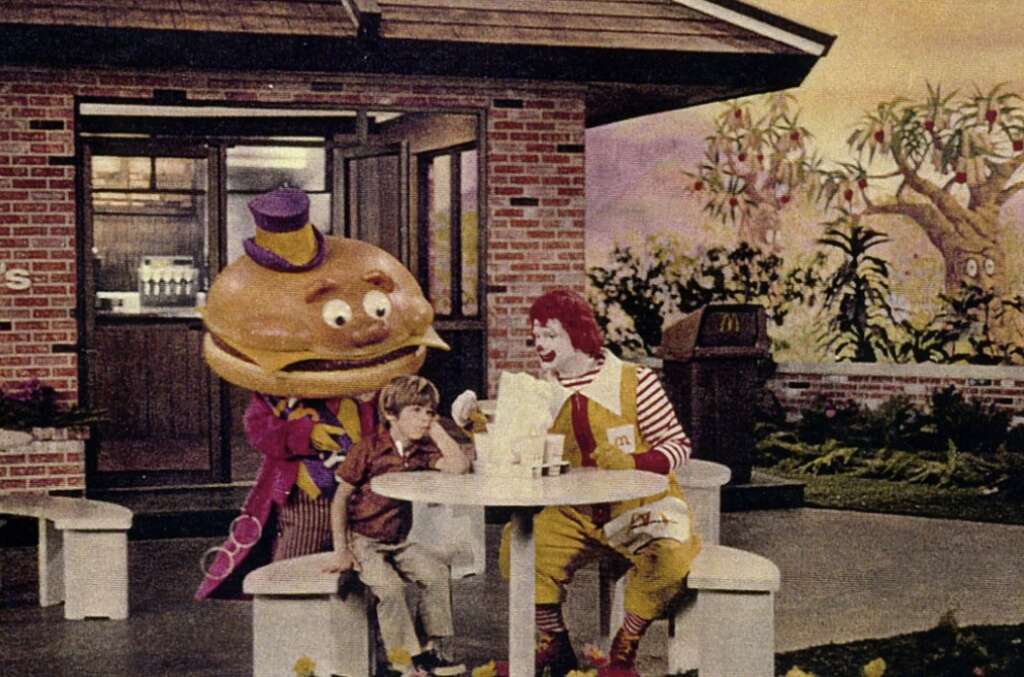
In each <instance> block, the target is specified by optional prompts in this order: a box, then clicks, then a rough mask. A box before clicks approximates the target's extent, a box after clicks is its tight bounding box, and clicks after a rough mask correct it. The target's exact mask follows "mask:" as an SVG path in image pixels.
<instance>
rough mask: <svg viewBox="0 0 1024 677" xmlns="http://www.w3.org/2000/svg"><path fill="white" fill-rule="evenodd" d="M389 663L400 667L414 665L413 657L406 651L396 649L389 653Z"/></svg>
mask: <svg viewBox="0 0 1024 677" xmlns="http://www.w3.org/2000/svg"><path fill="white" fill-rule="evenodd" d="M388 662H389V663H391V664H392V665H396V666H400V667H408V666H410V665H412V656H411V655H410V654H409V652H408V651H406V650H405V649H395V650H394V651H389V652H388Z"/></svg>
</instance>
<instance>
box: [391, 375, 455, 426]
mask: <svg viewBox="0 0 1024 677" xmlns="http://www.w3.org/2000/svg"><path fill="white" fill-rule="evenodd" d="M440 400H441V396H440V395H438V393H437V388H435V387H434V384H433V383H431V382H430V381H428V380H427V379H425V378H423V377H422V376H417V375H416V374H407V375H405V376H396V377H395V378H393V379H391V381H390V382H389V383H388V384H387V385H386V386H384V388H383V389H381V391H380V398H379V399H378V400H377V408H378V409H379V411H380V420H381V421H382V422H383V423H384V426H385V427H387V425H388V419H387V417H388V415H391V416H396V417H397V416H398V415H399V414H400V413H401V412H402V409H404V408H406V407H412V406H416V405H419V406H421V407H430V408H431V409H437V404H438V402H439V401H440Z"/></svg>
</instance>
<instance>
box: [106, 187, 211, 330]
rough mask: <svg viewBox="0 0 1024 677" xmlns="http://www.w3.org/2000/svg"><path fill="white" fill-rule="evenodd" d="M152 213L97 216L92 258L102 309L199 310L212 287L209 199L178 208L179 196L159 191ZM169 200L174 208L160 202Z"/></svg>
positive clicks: (107, 310)
mask: <svg viewBox="0 0 1024 677" xmlns="http://www.w3.org/2000/svg"><path fill="white" fill-rule="evenodd" d="M149 197H150V198H151V200H152V204H151V206H153V207H154V209H152V210H151V212H150V213H144V212H142V211H139V212H138V213H135V214H104V213H94V215H93V245H94V246H93V256H94V264H95V270H96V291H97V297H98V302H99V308H100V310H101V311H105V312H113V313H140V312H142V313H145V312H147V311H150V310H155V309H166V308H174V307H194V306H195V305H196V303H197V295H198V293H199V292H205V291H206V289H207V282H208V279H207V278H208V276H207V275H206V271H205V267H206V266H205V264H206V260H207V242H206V222H207V214H206V200H205V197H201V198H195V200H194V201H193V203H192V204H191V208H190V209H189V210H179V209H177V206H178V204H179V203H178V201H177V200H178V198H180V196H178V195H173V196H167V195H166V194H160V193H154V194H151V195H150V196H149ZM163 197H169V198H171V199H170V201H169V202H170V204H171V205H172V207H168V206H167V204H166V203H163V202H162V201H161V198H163Z"/></svg>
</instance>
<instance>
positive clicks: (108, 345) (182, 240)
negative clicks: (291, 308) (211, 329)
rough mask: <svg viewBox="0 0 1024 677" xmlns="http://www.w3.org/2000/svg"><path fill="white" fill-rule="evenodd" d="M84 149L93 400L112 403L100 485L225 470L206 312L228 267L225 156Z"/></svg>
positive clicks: (191, 479) (94, 480) (102, 144)
mask: <svg viewBox="0 0 1024 677" xmlns="http://www.w3.org/2000/svg"><path fill="white" fill-rule="evenodd" d="M82 158H83V165H84V166H83V168H82V169H83V176H84V179H85V184H84V185H85V210H84V216H85V229H84V231H85V232H84V240H85V241H84V245H85V246H84V251H85V253H86V255H85V257H84V261H83V263H84V270H83V273H84V282H85V284H84V289H85V297H86V302H85V304H84V307H85V327H84V332H83V334H84V336H83V340H84V345H85V359H84V370H85V375H86V383H87V388H86V393H85V397H84V399H86V400H87V401H89V402H90V404H92V405H93V406H96V407H99V408H101V409H103V410H104V411H105V412H106V420H105V422H104V423H102V424H101V425H100V426H98V429H97V430H96V432H95V435H94V438H93V439H92V440H91V442H90V452H89V454H88V470H89V474H90V480H89V481H90V486H97V485H98V486H115V485H130V484H167V483H200V482H210V481H217V480H219V479H222V478H223V468H222V455H221V450H220V445H219V444H217V443H216V440H217V439H218V438H219V421H220V418H219V407H218V404H217V403H218V397H217V391H216V385H215V384H214V383H212V381H211V376H210V374H209V370H208V369H207V368H206V365H205V363H204V362H203V360H202V336H203V330H202V322H201V319H200V316H199V311H198V308H199V307H200V306H201V305H202V304H203V302H204V299H205V295H206V291H207V289H208V288H209V281H210V277H211V271H216V270H217V269H218V266H219V257H218V254H217V251H218V239H217V238H218V234H217V227H216V224H217V215H216V212H217V202H216V200H213V199H211V195H214V194H215V188H214V187H215V186H216V175H217V163H216V161H215V160H216V155H215V153H214V152H213V151H211V150H210V149H209V148H207V147H206V146H189V145H169V144H160V143H154V142H124V141H116V140H104V141H100V140H96V141H91V142H89V143H88V144H86V146H85V149H84V152H83V155H82Z"/></svg>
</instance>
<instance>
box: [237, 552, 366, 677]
mask: <svg viewBox="0 0 1024 677" xmlns="http://www.w3.org/2000/svg"><path fill="white" fill-rule="evenodd" d="M330 557H331V553H329V552H326V553H318V554H315V555H306V556H305V557H295V558H292V559H284V560H279V561H277V562H272V563H271V564H268V565H267V566H264V567H260V568H259V569H256V570H255V571H253V572H251V573H250V574H249V575H248V576H246V577H245V580H244V581H243V583H242V589H243V591H244V592H245V593H247V594H250V595H253V607H252V623H253V626H252V645H253V676H254V677H282V676H283V675H290V674H292V673H293V670H292V667H293V666H294V665H295V661H297V660H298V659H299V658H301V657H303V656H307V657H309V658H311V659H313V660H314V661H316V672H317V674H318V675H343V676H345V677H366V676H367V675H372V674H374V672H375V667H376V666H375V660H374V652H375V647H376V638H375V633H374V630H373V627H374V626H373V623H372V622H370V617H369V612H370V611H371V608H370V605H369V603H368V598H369V592H368V591H367V590H366V588H364V587H362V586H361V585H360V586H359V589H358V590H356V591H353V592H351V593H349V594H348V596H347V597H346V598H345V599H344V600H343V599H341V597H339V596H338V574H330V573H324V572H323V571H321V570H322V569H323V567H324V565H325V564H326V563H327V562H328V560H329V559H330Z"/></svg>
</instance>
